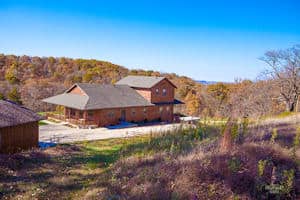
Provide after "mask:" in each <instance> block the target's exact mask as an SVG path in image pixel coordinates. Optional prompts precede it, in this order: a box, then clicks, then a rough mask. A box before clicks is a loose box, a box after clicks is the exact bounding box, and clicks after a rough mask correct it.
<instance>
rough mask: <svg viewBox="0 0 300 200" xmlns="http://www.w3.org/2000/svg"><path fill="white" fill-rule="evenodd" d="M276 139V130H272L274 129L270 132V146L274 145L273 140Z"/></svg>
mask: <svg viewBox="0 0 300 200" xmlns="http://www.w3.org/2000/svg"><path fill="white" fill-rule="evenodd" d="M277 137H278V133H277V129H276V128H274V129H273V130H272V136H271V140H270V142H271V143H272V144H275V140H276V138H277Z"/></svg>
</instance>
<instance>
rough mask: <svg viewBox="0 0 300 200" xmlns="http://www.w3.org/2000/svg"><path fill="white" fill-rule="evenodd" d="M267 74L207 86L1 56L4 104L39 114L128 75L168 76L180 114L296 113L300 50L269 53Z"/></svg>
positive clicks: (109, 66)
mask: <svg viewBox="0 0 300 200" xmlns="http://www.w3.org/2000/svg"><path fill="white" fill-rule="evenodd" d="M261 60H262V61H263V62H265V63H266V67H267V66H268V67H267V68H266V70H265V71H264V72H262V74H261V75H260V76H259V77H258V79H257V80H236V81H235V82H233V83H215V84H210V85H203V84H200V83H198V82H196V81H194V80H192V79H191V78H189V77H185V76H179V75H177V74H174V73H161V72H157V71H151V70H142V69H135V70H129V69H127V68H125V67H123V66H119V65H115V64H113V63H110V62H105V61H99V60H94V59H89V60H88V59H71V58H64V57H61V58H54V57H37V56H34V57H31V56H25V55H24V56H15V55H4V54H0V99H3V98H5V99H10V100H12V101H15V102H17V103H19V104H23V105H25V106H26V107H29V108H31V109H33V110H35V111H47V110H51V109H53V107H52V106H51V105H47V104H45V103H43V102H41V100H42V99H43V98H46V97H49V96H53V95H56V94H59V93H61V92H63V91H64V90H65V89H66V88H68V87H70V86H71V85H72V84H74V83H76V82H85V83H99V84H113V83H115V82H116V81H118V80H120V79H121V78H123V77H125V76H127V75H146V76H165V77H167V78H169V79H170V80H171V81H172V82H174V84H175V85H176V86H177V87H178V89H177V90H176V94H175V96H176V98H178V99H180V100H182V101H184V102H185V104H184V105H183V106H181V107H179V108H177V111H178V112H181V113H184V114H186V115H199V116H207V117H218V118H224V117H230V116H232V117H260V116H264V115H272V114H276V113H280V112H282V111H285V110H286V111H296V110H297V109H298V100H299V94H300V85H299V80H300V79H299V69H300V64H299V63H300V46H299V45H298V46H294V47H292V48H289V49H284V50H274V51H268V52H266V53H265V55H264V56H263V57H262V58H261Z"/></svg>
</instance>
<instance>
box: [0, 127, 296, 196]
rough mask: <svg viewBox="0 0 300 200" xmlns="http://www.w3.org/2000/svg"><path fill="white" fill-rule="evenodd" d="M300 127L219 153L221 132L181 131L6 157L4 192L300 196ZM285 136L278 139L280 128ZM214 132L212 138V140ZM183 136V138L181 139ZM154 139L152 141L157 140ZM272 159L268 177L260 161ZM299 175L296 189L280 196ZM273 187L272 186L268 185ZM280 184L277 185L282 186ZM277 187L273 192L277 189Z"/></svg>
mask: <svg viewBox="0 0 300 200" xmlns="http://www.w3.org/2000/svg"><path fill="white" fill-rule="evenodd" d="M297 125H298V124H294V123H291V124H289V123H276V124H272V125H260V126H251V128H250V129H249V130H248V131H247V134H246V135H245V136H244V138H243V140H241V141H240V142H238V143H236V144H235V145H233V146H232V147H231V149H229V150H228V151H226V152H220V151H219V142H220V139H218V138H217V139H216V138H215V137H217V135H218V133H217V131H220V129H215V128H207V127H202V128H203V130H205V131H202V132H201V134H202V133H203V135H206V137H203V135H201V137H203V138H202V139H200V138H201V137H200V135H199V133H198V132H195V130H194V129H193V130H192V129H191V130H185V131H184V132H183V133H180V130H178V132H177V133H174V135H172V134H171V135H170V134H161V135H160V136H153V138H146V137H141V138H138V139H136V138H131V139H125V140H124V139H119V140H118V139H113V140H109V141H95V142H88V143H80V144H74V145H61V146H57V147H55V148H49V149H47V150H44V151H42V150H35V151H29V152H22V153H19V154H15V155H1V156H0V173H1V176H0V189H1V190H0V195H2V196H1V197H2V198H7V199H16V198H21V199H54V198H55V199H119V200H121V199H133V200H135V199H193V200H194V199H195V200H196V199H275V198H277V197H279V198H280V199H297V197H299V188H298V187H299V185H300V176H299V174H300V173H299V170H298V164H297V162H298V159H299V158H300V157H299V156H300V149H299V148H297V149H296V151H295V152H296V157H293V156H292V154H291V150H292V147H293V140H294V138H295V135H296V128H297ZM274 128H276V130H277V132H278V135H277V136H276V137H275V138H274V142H271V138H272V131H273V129H274ZM207 133H212V135H214V137H213V138H209V137H208V136H207ZM178 134H181V135H178ZM151 137H152V136H151ZM262 161H265V163H266V164H265V166H264V169H263V174H262V175H261V176H260V175H259V163H261V162H262ZM288 170H294V171H295V176H294V178H295V179H294V180H293V181H292V187H291V190H290V191H288V193H285V192H284V191H283V190H282V191H281V194H280V195H278V194H273V193H272V192H274V191H275V192H276V190H278V189H282V188H280V187H277V186H280V185H283V183H285V182H286V181H287V178H286V177H285V176H284V173H285V171H288ZM269 186H272V187H271V189H269V188H268V187H269ZM275 186H276V187H275ZM270 190H272V192H270Z"/></svg>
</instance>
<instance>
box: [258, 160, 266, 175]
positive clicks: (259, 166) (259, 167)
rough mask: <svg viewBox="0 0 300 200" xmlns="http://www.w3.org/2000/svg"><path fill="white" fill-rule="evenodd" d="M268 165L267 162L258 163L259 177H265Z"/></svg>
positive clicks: (260, 161)
mask: <svg viewBox="0 0 300 200" xmlns="http://www.w3.org/2000/svg"><path fill="white" fill-rule="evenodd" d="M266 164H267V160H259V161H258V166H257V170H258V175H259V176H263V175H264V171H265V167H266Z"/></svg>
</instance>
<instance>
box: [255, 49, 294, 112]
mask: <svg viewBox="0 0 300 200" xmlns="http://www.w3.org/2000/svg"><path fill="white" fill-rule="evenodd" d="M261 60H263V61H264V62H265V63H267V64H268V65H269V67H270V70H267V71H266V74H267V75H268V76H270V77H271V78H272V80H273V81H274V84H276V85H277V87H278V88H279V94H280V98H281V99H282V100H283V101H284V102H285V105H286V110H287V111H296V105H297V102H298V98H299V94H300V77H299V76H300V45H298V46H295V47H293V48H289V49H285V50H279V51H268V52H266V53H265V55H264V57H263V58H261Z"/></svg>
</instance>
